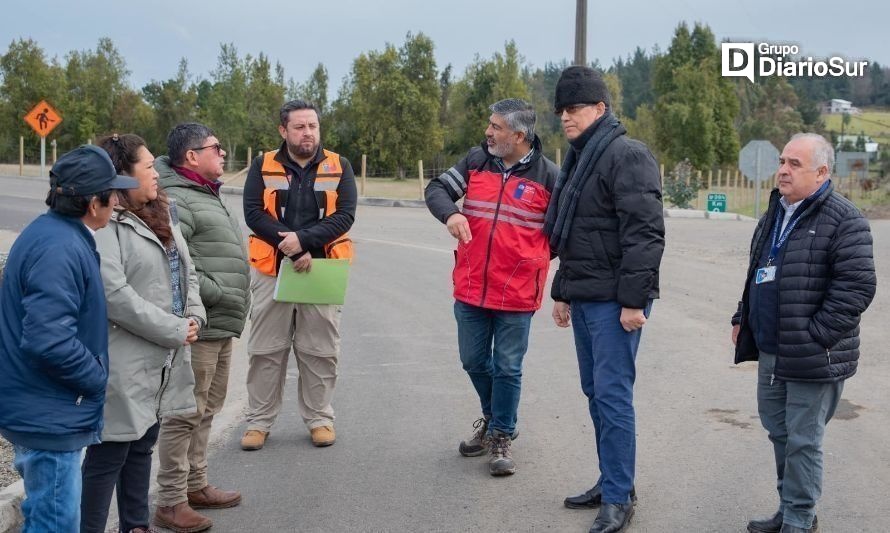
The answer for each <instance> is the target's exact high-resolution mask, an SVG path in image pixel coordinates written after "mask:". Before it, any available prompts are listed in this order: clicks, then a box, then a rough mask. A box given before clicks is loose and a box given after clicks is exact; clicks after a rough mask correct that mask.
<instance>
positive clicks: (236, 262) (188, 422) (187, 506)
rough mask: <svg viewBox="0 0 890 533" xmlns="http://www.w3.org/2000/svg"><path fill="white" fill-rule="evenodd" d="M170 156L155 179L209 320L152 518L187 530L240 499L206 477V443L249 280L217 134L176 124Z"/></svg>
mask: <svg viewBox="0 0 890 533" xmlns="http://www.w3.org/2000/svg"><path fill="white" fill-rule="evenodd" d="M167 154H168V155H166V156H162V157H159V158H158V159H157V160H156V162H155V168H156V169H157V171H158V174H159V175H160V178H159V180H158V184H159V185H160V186H161V187H163V188H164V190H165V191H166V193H167V195H168V196H169V197H170V199H171V201H174V200H175V201H176V207H177V209H176V212H177V213H178V216H179V219H180V220H179V221H180V228H181V229H182V235H183V237H185V239H186V241H187V242H188V247H189V253H190V254H191V256H192V259H193V260H194V262H195V269H196V270H197V274H198V281H199V283H200V287H201V290H200V292H201V300H202V302H203V303H204V307H205V308H206V310H207V323H206V324H203V326H202V328H201V330H200V332H199V334H198V341H197V342H195V343H193V344H192V345H191V350H192V369H193V370H194V373H195V401H196V403H197V405H198V411H197V413H195V414H190V415H183V416H175V417H167V418H165V419H164V420H163V421H162V423H161V433H160V436H159V438H158V443H159V444H158V455H159V457H160V463H161V465H160V469H159V471H158V485H159V486H160V488H159V490H158V509H157V512H156V513H155V523H157V524H159V525H162V526H164V527H166V528H168V529H172V530H173V531H189V532H191V531H203V530H205V529H208V528H209V527H210V526H211V525H212V522H211V520H210V519H209V518H207V517H206V516H204V515H202V514H200V513H198V512H196V511H195V509H218V508H225V507H233V506H235V505H238V504H239V503H240V502H241V494H239V493H238V492H235V491H223V490H219V489H217V488H215V487H214V486H212V485H210V484H209V483H208V482H207V441H208V439H209V437H210V425H211V422H212V421H213V416H214V415H215V414H217V413H219V411H220V410H221V409H222V406H223V402H224V401H225V398H226V390H227V388H228V383H229V366H230V361H231V356H232V339H233V338H234V337H240V336H241V332H242V330H243V329H244V322H245V320H246V318H247V310H248V308H249V307H250V292H249V284H250V283H249V273H248V271H249V268H248V266H247V250H246V248H245V246H244V241H243V239H242V235H241V226H240V224H239V223H238V221H237V220H236V219H235V217H233V216H232V214H231V213H230V212H229V209H228V208H227V207H226V205H225V203H224V202H223V199H222V197H221V196H220V194H219V188H220V186H221V185H222V182H220V181H219V178H220V176H222V174H223V164H224V163H225V156H226V152H225V150H223V149H222V146H220V143H219V140H218V139H217V138H216V135H214V133H213V132H212V131H211V130H210V129H209V128H208V127H206V126H204V125H202V124H196V123H190V124H180V125H178V126H176V127H175V128H173V130H172V131H171V132H170V134H169V135H168V136H167Z"/></svg>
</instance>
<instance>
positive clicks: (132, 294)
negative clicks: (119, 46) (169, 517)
mask: <svg viewBox="0 0 890 533" xmlns="http://www.w3.org/2000/svg"><path fill="white" fill-rule="evenodd" d="M98 144H99V146H101V147H102V148H104V149H105V150H106V151H107V152H108V154H109V155H110V156H111V160H112V161H113V162H114V165H115V168H116V170H117V172H118V173H119V174H125V175H129V176H132V177H134V178H136V179H137V180H138V181H139V184H140V187H139V188H138V189H133V190H130V191H127V192H126V195H125V196H124V195H123V194H122V195H121V198H120V206H119V207H118V208H117V211H116V213H115V215H114V216H113V217H112V219H111V222H110V223H109V224H108V226H107V227H105V228H103V229H102V230H100V231H98V232H97V233H96V235H95V238H96V247H97V249H98V250H99V255H100V258H101V268H100V270H101V273H102V282H103V284H104V286H105V296H106V299H107V301H108V354H109V371H108V387H107V389H106V399H105V412H104V429H103V431H102V443H100V444H96V445H93V446H90V447H89V448H87V452H86V458H85V459H84V463H83V496H82V498H81V523H80V528H81V532H83V533H91V532H99V533H101V532H104V531H105V525H106V524H105V523H106V521H107V519H108V507H109V505H110V503H111V494H112V492H113V491H114V490H115V489H116V490H117V507H118V516H119V519H120V528H119V529H120V531H124V532H131V531H135V532H147V531H151V529H150V528H149V512H148V489H149V484H150V479H151V454H152V449H153V448H154V445H155V442H156V441H157V438H158V428H159V424H158V422H159V420H160V418H161V417H164V416H169V415H182V414H187V413H190V412H194V411H195V409H196V407H195V398H194V394H193V389H194V384H195V378H194V375H193V374H192V368H191V357H190V350H189V345H190V344H191V343H193V342H194V341H196V340H197V338H198V330H199V329H200V327H201V325H202V324H203V323H204V321H205V319H206V317H205V313H204V308H203V306H202V305H201V300H200V297H199V296H198V282H197V277H196V276H195V269H194V266H193V265H192V261H191V258H190V257H189V253H188V247H187V246H186V243H185V240H184V239H183V238H182V235H181V234H180V232H179V229H178V220H177V217H176V206H175V204H173V203H171V202H169V201H168V200H167V197H166V196H165V195H164V193H163V191H162V190H159V189H158V184H157V179H158V174H157V172H156V171H155V170H154V156H152V154H151V152H149V151H148V148H147V147H146V146H145V141H143V140H142V139H141V138H140V137H138V136H136V135H132V134H126V135H117V134H115V135H112V136H110V137H106V138H104V139H102V140H100V141H99V143H98Z"/></svg>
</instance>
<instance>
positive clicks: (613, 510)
mask: <svg viewBox="0 0 890 533" xmlns="http://www.w3.org/2000/svg"><path fill="white" fill-rule="evenodd" d="M633 515H634V504H632V503H625V504H623V505H621V504H618V503H604V504H602V507H600V512H599V514H598V515H596V520H594V522H593V525H592V526H591V527H590V531H589V532H588V533H618V532H620V531H624V530H625V529H627V526H628V525H629V524H630V519H631V517H633Z"/></svg>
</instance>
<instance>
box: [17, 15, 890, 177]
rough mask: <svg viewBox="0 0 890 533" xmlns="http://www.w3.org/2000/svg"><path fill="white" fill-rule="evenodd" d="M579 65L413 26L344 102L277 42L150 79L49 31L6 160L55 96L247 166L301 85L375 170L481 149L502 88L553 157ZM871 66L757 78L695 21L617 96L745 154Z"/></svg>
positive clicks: (86, 134)
mask: <svg viewBox="0 0 890 533" xmlns="http://www.w3.org/2000/svg"><path fill="white" fill-rule="evenodd" d="M173 66H174V65H173V64H171V67H173ZM567 66H568V63H567V62H566V61H565V60H562V61H557V62H548V63H546V64H544V65H543V66H533V65H528V64H526V63H525V61H524V59H523V57H522V55H521V54H520V51H519V49H518V47H517V46H516V44H515V43H514V42H512V41H509V42H506V43H505V44H504V47H503V49H501V50H498V51H495V52H494V53H492V54H491V55H490V56H487V57H484V56H477V57H476V58H475V59H474V60H473V61H472V62H471V63H470V64H469V65H468V66H467V67H466V69H465V70H464V71H463V72H460V73H457V72H454V71H453V69H452V67H451V65H447V66H446V67H445V68H444V69H442V70H439V69H438V68H437V64H436V58H435V46H434V43H433V42H432V40H431V39H430V38H429V37H428V36H426V35H424V34H422V33H421V34H412V33H408V34H407V35H406V37H405V40H404V42H403V43H402V44H401V45H393V44H388V45H386V46H385V47H384V48H383V49H382V50H372V51H366V52H363V53H360V54H358V56H357V57H356V58H355V60H354V61H353V64H352V68H351V69H350V72H349V74H348V75H347V76H346V78H345V79H344V80H343V81H342V82H340V81H339V80H337V81H335V82H334V83H338V84H340V85H339V87H340V88H339V92H338V95H337V98H336V100H335V101H333V102H331V101H330V98H329V94H331V92H332V90H331V85H332V80H330V79H329V77H328V70H327V68H326V66H325V65H324V64H321V63H318V64H317V65H316V66H315V68H314V70H313V71H312V73H311V74H310V75H309V76H308V77H307V78H306V79H305V80H303V81H301V82H299V83H298V82H294V81H293V80H292V79H291V80H289V81H288V82H286V81H285V79H286V78H285V72H284V69H283V68H282V66H281V65H280V64H277V63H275V61H274V60H273V59H271V58H270V57H269V56H267V55H265V54H264V53H260V54H259V55H257V56H255V57H254V56H251V55H249V54H248V55H246V56H245V55H241V54H239V53H238V50H237V49H236V48H235V46H234V45H233V44H221V45H220V51H219V57H218V59H217V65H216V67H215V68H214V69H213V70H212V71H211V72H209V73H207V74H203V75H202V74H200V73H192V72H190V71H189V65H188V63H187V60H186V59H185V58H182V59H181V60H179V63H178V68H177V69H176V71H175V74H174V75H173V76H172V77H170V78H169V79H166V80H153V81H151V82H150V83H148V84H146V85H145V86H144V87H142V88H141V89H139V90H136V89H133V88H132V87H131V86H130V84H129V82H128V78H129V69H128V67H127V64H126V62H125V60H124V58H123V57H122V56H121V54H120V53H119V52H118V50H117V49H116V48H115V45H114V43H113V42H112V41H111V40H109V39H107V38H103V39H100V40H99V41H98V43H97V46H96V47H95V48H94V49H89V50H82V51H72V52H70V53H68V54H66V55H65V56H64V58H63V59H61V60H60V59H58V58H48V57H46V54H45V52H44V51H43V49H42V48H41V47H40V46H39V45H38V44H37V43H36V42H34V41H33V40H30V39H17V40H15V41H13V42H12V43H11V44H10V45H9V47H8V49H7V50H6V51H5V53H3V54H2V55H0V160H5V161H6V162H8V161H14V160H15V159H17V152H18V137H19V136H20V135H24V136H25V138H26V143H25V146H26V156H27V157H28V158H33V157H34V156H35V155H36V151H37V143H36V142H34V141H36V136H35V135H34V134H33V133H32V132H31V131H30V129H28V127H27V126H26V125H25V124H24V122H23V121H22V117H23V116H24V114H25V113H26V112H27V111H28V110H29V109H30V108H31V107H32V106H33V105H34V104H36V103H37V102H38V101H39V100H41V99H44V98H45V99H47V100H49V101H50V102H51V103H52V104H54V105H55V106H56V107H57V108H58V110H59V111H60V112H61V113H62V115H63V117H64V121H63V122H62V124H61V125H60V126H59V127H58V128H57V129H56V130H54V131H53V132H52V134H51V136H50V140H57V141H58V144H59V149H60V150H61V151H65V150H69V149H71V148H73V147H74V146H76V145H78V144H80V143H83V142H85V141H86V140H87V139H90V138H92V139H95V138H96V137H97V136H98V135H101V134H104V133H110V132H112V131H118V132H124V131H132V132H135V133H138V134H140V135H142V136H143V137H145V138H146V140H147V141H148V143H149V146H150V148H151V149H152V150H153V151H154V152H156V153H163V151H164V141H165V138H166V135H167V133H168V132H169V130H170V128H172V127H173V126H174V125H175V124H177V123H180V122H185V121H195V120H198V121H202V122H204V123H206V124H207V125H208V126H210V127H211V128H213V129H214V130H215V131H216V132H217V133H218V135H219V138H220V140H221V142H222V143H223V145H224V146H225V148H226V151H227V152H229V157H228V160H229V162H230V168H233V169H234V168H236V167H240V165H242V164H243V163H244V162H245V161H244V160H245V156H246V148H247V147H248V146H250V147H252V148H253V149H254V150H268V149H271V148H274V147H277V146H278V144H279V143H280V138H279V136H278V134H277V131H276V129H277V122H278V117H277V111H278V109H279V107H280V105H281V104H282V103H283V102H284V101H285V99H290V98H295V97H296V98H302V99H305V100H309V101H311V102H313V103H315V104H316V105H317V106H318V107H319V109H320V111H321V117H320V118H321V123H322V128H323V137H324V142H325V144H326V145H328V146H330V147H332V148H334V149H336V150H338V151H340V152H341V153H343V154H344V155H346V156H348V157H349V158H350V159H353V160H357V159H358V158H359V157H360V156H361V154H363V153H364V154H367V155H368V156H369V161H370V164H371V169H372V171H373V173H376V174H381V173H385V174H389V175H394V174H395V175H399V176H406V175H408V174H409V173H410V174H411V175H413V169H414V165H415V164H416V161H417V160H418V159H424V160H427V161H430V160H433V162H432V164H431V165H429V164H428V165H427V167H428V168H429V167H431V166H441V165H442V164H444V161H445V160H448V161H450V160H452V159H454V158H455V157H458V156H460V155H461V154H463V153H465V152H466V150H467V149H468V148H469V147H472V146H475V145H477V144H478V143H479V142H480V141H481V140H482V138H483V132H484V130H485V127H486V123H487V121H488V117H489V110H488V106H489V105H491V103H493V102H495V101H497V100H500V99H503V98H523V99H526V100H528V101H530V102H531V103H532V105H534V106H535V109H536V110H537V112H538V125H537V132H538V135H539V137H540V138H541V140H542V142H543V144H544V150H545V153H546V154H547V155H548V156H550V157H553V156H554V154H555V152H556V149H557V148H563V149H565V147H566V143H565V140H564V138H563V134H562V128H561V124H560V120H559V118H557V117H556V116H554V115H553V114H552V112H551V111H552V106H553V95H554V91H555V86H556V81H557V80H558V78H559V75H560V73H561V72H562V70H563V69H564V68H565V67H567ZM594 66H596V67H597V68H599V67H598V65H594ZM867 72H868V74H867V76H865V77H863V78H861V79H855V80H854V79H850V78H830V79H829V78H813V79H806V78H793V79H786V78H762V79H757V80H756V82H755V83H753V84H752V83H750V82H749V81H748V80H746V79H742V78H733V79H730V78H723V77H721V76H720V55H719V52H718V45H717V42H716V40H715V38H714V35H713V33H712V32H711V30H710V29H709V28H708V27H707V26H706V25H703V24H695V25H694V26H693V27H691V28H690V26H688V25H687V24H686V23H681V24H680V25H679V26H678V27H677V28H676V30H675V32H674V35H673V39H672V41H671V43H670V47H669V48H668V49H667V51H666V52H661V51H659V50H658V49H657V48H655V49H653V50H652V51H651V52H647V51H644V50H643V49H642V48H640V47H637V48H636V49H635V50H634V51H633V52H632V53H631V54H629V55H628V56H626V58H624V59H619V60H617V61H616V62H615V63H614V65H613V66H612V67H610V68H608V69H605V73H604V78H605V80H606V83H607V85H608V86H609V89H610V91H611V92H612V104H613V105H612V110H613V112H614V113H615V114H616V115H617V116H618V117H619V118H620V119H621V120H622V122H624V123H625V125H626V126H627V128H628V131H629V133H630V135H631V136H633V137H636V138H638V139H640V140H642V141H643V142H645V143H646V144H648V145H649V147H650V149H651V150H652V151H653V152H654V153H655V154H656V156H657V157H658V158H659V160H660V161H661V162H663V163H664V164H665V165H666V166H667V167H668V168H672V167H673V165H674V164H676V163H678V162H680V161H683V160H685V159H687V158H688V159H689V161H690V163H691V164H692V165H694V167H695V168H697V169H705V168H708V167H711V166H714V165H734V164H735V163H736V158H737V154H738V149H739V145H740V144H741V143H745V142H747V141H748V140H751V139H754V138H765V139H769V140H770V141H772V142H773V143H774V144H775V145H777V146H780V145H782V144H783V143H784V141H785V140H787V138H788V136H790V135H791V134H792V133H794V132H796V131H801V130H805V131H817V132H820V131H822V130H823V129H824V126H823V124H822V122H821V109H820V102H821V101H823V100H827V99H828V98H844V97H848V99H849V98H850V97H855V98H857V99H861V100H862V101H861V102H859V101H857V102H854V103H855V104H856V105H859V106H862V105H880V104H883V105H890V96H888V95H890V69H888V68H887V67H882V66H880V65H878V64H876V63H873V64H872V65H870V66H869V68H868V71H867Z"/></svg>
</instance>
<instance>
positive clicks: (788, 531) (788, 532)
mask: <svg viewBox="0 0 890 533" xmlns="http://www.w3.org/2000/svg"><path fill="white" fill-rule="evenodd" d="M818 530H819V526H818V525H816V521H815V520H813V527H811V528H810V529H801V528H799V527H796V526H792V525H790V524H782V529H781V530H779V531H780V533H815V532H816V531H818Z"/></svg>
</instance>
